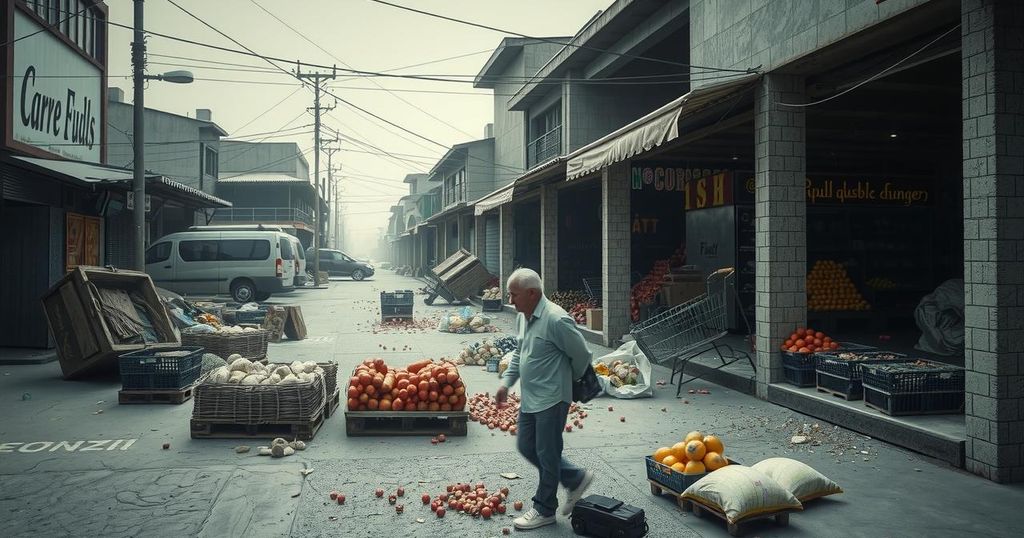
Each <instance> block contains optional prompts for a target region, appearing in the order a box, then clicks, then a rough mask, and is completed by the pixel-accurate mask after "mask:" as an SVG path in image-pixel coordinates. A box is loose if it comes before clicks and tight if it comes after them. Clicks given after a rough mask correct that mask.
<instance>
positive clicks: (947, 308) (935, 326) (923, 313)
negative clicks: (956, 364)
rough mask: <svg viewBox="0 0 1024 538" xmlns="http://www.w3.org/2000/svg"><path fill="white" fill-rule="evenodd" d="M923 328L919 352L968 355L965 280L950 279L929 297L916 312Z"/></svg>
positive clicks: (919, 341)
mask: <svg viewBox="0 0 1024 538" xmlns="http://www.w3.org/2000/svg"><path fill="white" fill-rule="evenodd" d="M914 319H915V320H916V321H917V327H918V328H919V329H921V339H920V340H918V342H917V345H916V346H914V348H915V349H919V350H921V351H927V352H928V353H934V354H936V355H944V356H949V355H956V354H958V353H963V352H964V281H963V280H959V279H953V280H947V281H945V282H943V283H942V284H941V285H939V287H937V288H935V291H934V292H932V293H931V294H929V295H925V296H924V297H923V298H922V299H921V302H920V303H919V304H918V305H917V309H915V310H914Z"/></svg>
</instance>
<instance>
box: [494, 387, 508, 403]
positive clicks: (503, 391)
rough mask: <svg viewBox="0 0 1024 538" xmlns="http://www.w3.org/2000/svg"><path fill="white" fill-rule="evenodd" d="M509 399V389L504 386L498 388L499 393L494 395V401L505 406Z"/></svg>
mask: <svg viewBox="0 0 1024 538" xmlns="http://www.w3.org/2000/svg"><path fill="white" fill-rule="evenodd" d="M507 399H508V387H505V386H502V387H499V388H498V391H497V392H495V393H494V401H495V402H497V403H498V405H505V400H507Z"/></svg>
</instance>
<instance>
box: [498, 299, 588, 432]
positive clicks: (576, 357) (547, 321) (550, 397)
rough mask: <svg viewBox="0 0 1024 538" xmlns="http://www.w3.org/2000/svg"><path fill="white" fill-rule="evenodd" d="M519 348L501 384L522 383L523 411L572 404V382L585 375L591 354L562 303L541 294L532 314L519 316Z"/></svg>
mask: <svg viewBox="0 0 1024 538" xmlns="http://www.w3.org/2000/svg"><path fill="white" fill-rule="evenodd" d="M516 343H517V344H518V345H517V347H516V351H514V352H513V353H512V359H511V361H510V363H509V365H508V368H507V369H506V370H505V373H504V374H502V376H501V379H502V384H503V385H504V386H506V387H509V388H511V387H512V385H515V384H516V381H517V380H519V381H521V383H520V388H519V390H520V397H521V400H522V401H521V403H520V410H521V411H522V412H524V413H539V412H541V411H544V410H545V409H548V408H550V407H551V406H553V405H555V404H558V403H559V402H566V403H572V382H573V380H574V379H579V378H581V377H583V372H585V371H586V369H587V366H588V365H589V364H590V359H591V354H590V350H589V349H588V348H587V342H586V341H585V340H584V339H583V335H582V334H580V331H579V329H577V328H576V322H575V321H574V320H573V319H572V318H571V317H570V316H569V314H566V312H565V310H563V309H562V308H561V307H560V306H558V305H556V304H554V303H552V302H550V301H548V300H547V298H546V297H541V299H540V302H539V303H537V308H535V309H534V311H533V315H532V316H530V319H529V320H527V319H526V316H525V315H523V314H522V313H520V314H519V316H518V317H517V318H516Z"/></svg>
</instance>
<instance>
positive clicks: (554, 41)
mask: <svg viewBox="0 0 1024 538" xmlns="http://www.w3.org/2000/svg"><path fill="white" fill-rule="evenodd" d="M370 1H371V2H374V3H377V4H381V5H385V6H390V7H393V8H397V9H401V10H405V11H411V12H413V13H419V14H420V15H426V16H428V17H434V18H438V19H444V20H446V21H451V22H455V23H459V24H465V25H467V26H474V27H476V28H483V29H485V30H491V31H494V32H500V33H503V34H510V35H514V36H517V37H524V38H526V39H534V40H537V41H542V42H545V43H552V44H555V45H561V46H563V47H576V48H579V49H587V50H592V51H595V52H600V53H604V54H611V55H614V56H619V57H622V58H631V59H634V60H644V61H648V62H656V63H662V64H668V65H675V66H679V67H687V68H696V69H707V70H711V71H725V72H733V73H745V74H750V73H753V72H754V71H753V70H751V69H729V68H724V67H708V66H701V65H694V64H687V63H680V62H674V61H672V60H665V59H661V58H649V57H646V56H638V55H635V54H627V53H623V52H615V51H611V50H607V49H601V48H598V47H593V46H590V45H582V44H576V43H573V42H572V41H569V42H568V43H566V42H562V41H558V40H557V39H551V38H547V37H536V36H531V35H526V34H521V33H519V32H513V31H512V30H505V29H502V28H496V27H494V26H488V25H486V24H481V23H478V22H471V21H467V20H463V19H457V18H455V17H448V16H446V15H440V14H437V13H431V12H429V11H423V10H420V9H416V8H412V7H409V6H403V5H400V4H394V3H391V2H386V1H384V0H370ZM573 39H575V37H574V38H573Z"/></svg>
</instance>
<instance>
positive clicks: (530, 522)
mask: <svg viewBox="0 0 1024 538" xmlns="http://www.w3.org/2000/svg"><path fill="white" fill-rule="evenodd" d="M554 522H555V516H547V517H545V516H542V515H540V512H538V511H537V510H536V509H535V508H531V509H530V510H529V511H528V512H526V513H525V514H523V515H521V516H519V517H517V518H515V519H514V520H513V521H512V524H513V525H515V527H516V528H517V529H520V530H530V529H536V528H538V527H543V526H545V525H551V524H553V523H554Z"/></svg>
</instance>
